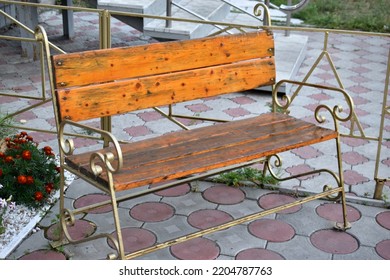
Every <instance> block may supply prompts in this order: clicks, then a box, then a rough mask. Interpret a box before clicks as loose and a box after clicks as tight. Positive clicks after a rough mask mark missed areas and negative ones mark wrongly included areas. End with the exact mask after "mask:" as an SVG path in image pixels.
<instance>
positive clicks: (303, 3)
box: [279, 0, 310, 13]
mask: <svg viewBox="0 0 390 280" xmlns="http://www.w3.org/2000/svg"><path fill="white" fill-rule="evenodd" d="M309 1H310V0H303V1H301V2H299V3H298V4H295V5H284V4H282V5H280V6H279V10H281V11H283V12H286V13H292V12H298V11H300V10H302V9H303V8H304V7H305V6H306V5H307V4H308V3H309Z"/></svg>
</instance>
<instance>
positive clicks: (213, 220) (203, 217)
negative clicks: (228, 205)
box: [188, 209, 233, 229]
mask: <svg viewBox="0 0 390 280" xmlns="http://www.w3.org/2000/svg"><path fill="white" fill-rule="evenodd" d="M231 220H233V217H232V216H231V215H229V214H228V213H226V212H223V211H221V210H215V209H204V210H199V211H195V212H193V213H191V214H190V215H189V216H188V223H189V224H190V225H191V226H193V227H195V228H198V229H206V228H210V227H213V226H217V225H220V224H223V223H226V222H229V221H231Z"/></svg>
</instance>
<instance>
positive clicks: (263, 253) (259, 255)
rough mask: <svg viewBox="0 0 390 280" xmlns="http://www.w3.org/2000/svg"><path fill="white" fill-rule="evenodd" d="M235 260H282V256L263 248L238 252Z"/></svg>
mask: <svg viewBox="0 0 390 280" xmlns="http://www.w3.org/2000/svg"><path fill="white" fill-rule="evenodd" d="M236 260H284V258H283V256H281V255H280V254H278V253H276V252H273V251H271V250H267V249H263V248H251V249H246V250H243V251H241V252H239V253H238V254H237V256H236Z"/></svg>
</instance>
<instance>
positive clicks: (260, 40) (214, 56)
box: [52, 31, 274, 88]
mask: <svg viewBox="0 0 390 280" xmlns="http://www.w3.org/2000/svg"><path fill="white" fill-rule="evenodd" d="M273 52H274V41H273V35H272V34H271V33H269V32H266V31H258V32H252V33H246V34H237V35H227V36H218V37H210V38H203V39H193V40H186V41H174V42H165V43H155V44H148V45H142V46H133V47H122V48H113V49H106V50H93V51H84V52H78V53H69V54H59V55H55V56H53V57H52V62H53V68H54V69H53V70H54V73H55V85H56V88H68V87H73V86H82V85H88V84H94V83H104V82H107V81H113V80H122V79H128V78H135V77H142V76H150V75H155V74H163V73H170V72H177V71H183V70H190V69H197V68H200V67H207V66H215V65H221V64H226V63H233V62H237V61H242V60H250V59H253V58H264V57H269V56H273V55H274V54H273Z"/></svg>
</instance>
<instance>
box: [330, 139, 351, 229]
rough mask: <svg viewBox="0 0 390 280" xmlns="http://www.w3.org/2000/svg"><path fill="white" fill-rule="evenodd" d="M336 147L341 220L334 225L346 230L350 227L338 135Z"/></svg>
mask: <svg viewBox="0 0 390 280" xmlns="http://www.w3.org/2000/svg"><path fill="white" fill-rule="evenodd" d="M336 149H337V163H338V172H339V188H340V193H341V205H342V208H343V222H341V223H337V222H336V223H335V225H334V227H335V228H336V229H338V230H347V229H350V228H351V224H350V223H349V222H348V219H347V202H346V199H345V189H344V170H343V160H342V154H341V144H340V136H338V137H337V138H336Z"/></svg>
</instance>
